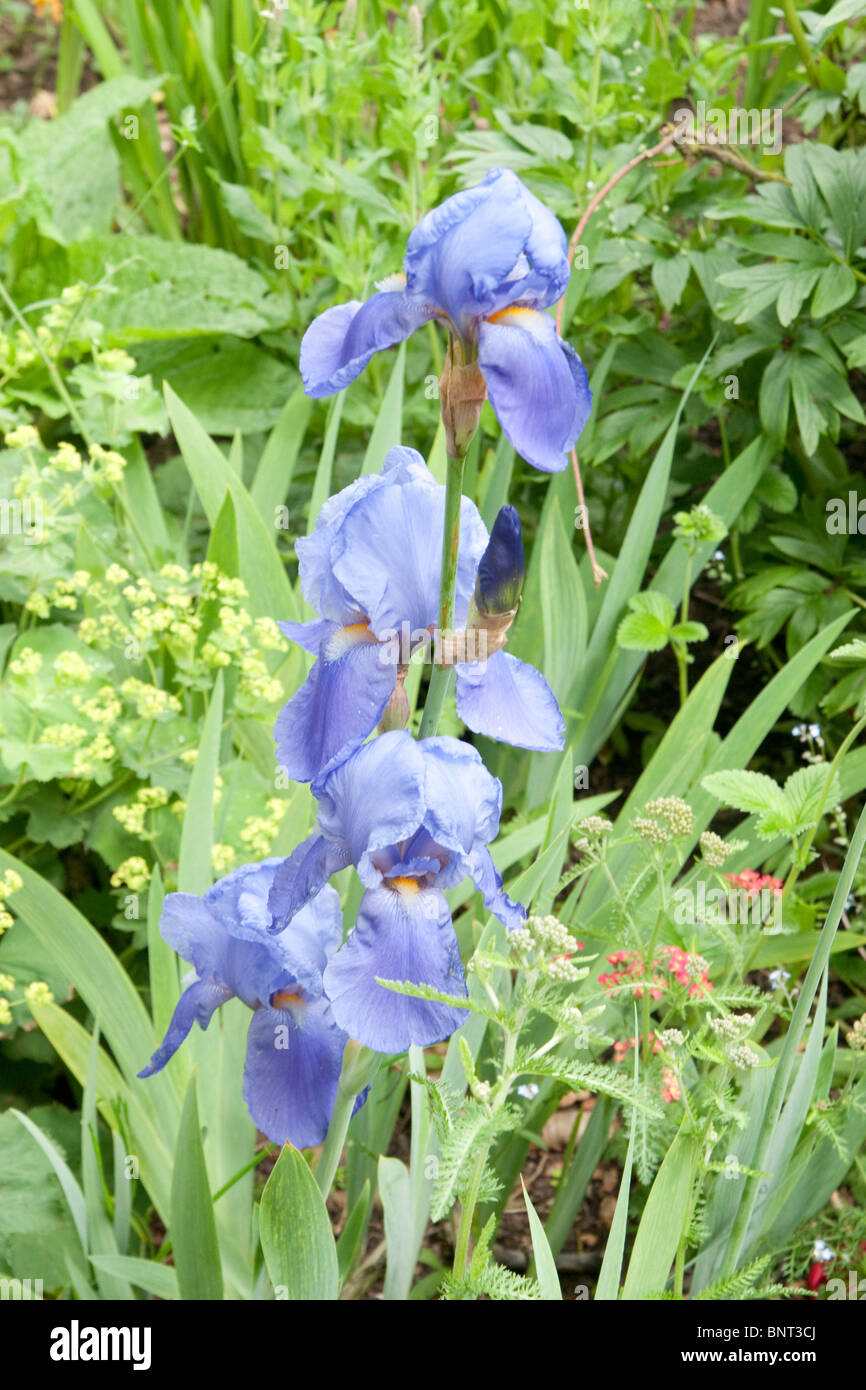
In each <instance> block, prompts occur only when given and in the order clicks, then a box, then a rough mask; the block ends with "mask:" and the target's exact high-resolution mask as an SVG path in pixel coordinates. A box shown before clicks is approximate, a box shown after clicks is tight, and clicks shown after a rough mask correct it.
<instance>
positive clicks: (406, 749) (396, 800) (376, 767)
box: [313, 730, 426, 887]
mask: <svg viewBox="0 0 866 1390" xmlns="http://www.w3.org/2000/svg"><path fill="white" fill-rule="evenodd" d="M420 749H421V745H420V744H418V743H417V742H416V741H415V739H413V738H412V735H411V734H409V733H407V732H406V731H405V730H399V731H398V730H395V731H393V732H392V733H387V734H380V735H379V737H378V738H375V739H372V740H371V741H370V742H369V743H365V744H364V745H363V747H361V748H359V749H358V750H357V751H356V752H355V753H353V754H352V756H351V757H350V758H347V759H346V760H345V762H342V763H340V764H339V765H338V766H337V767H335V768H334V769H333V770H332V771H331V772H329V773H328V775H327V777H325V778H324V780H323V782H322V784H321V785H320V786H315V787H314V788H313V791H314V792H315V794H316V796H317V797H318V801H319V817H318V830H319V832H320V833H321V834H322V835H324V837H325V838H326V839H327V840H328V841H330V842H331V844H333V845H339V846H340V847H341V848H342V849H343V850H344V851H345V853H346V855H347V859H348V860H349V861H351V862H352V863H353V864H354V865H355V867H356V868H357V870H358V875H359V877H360V879H361V881H362V882H363V883H365V884H366V885H367V887H375V885H376V884H377V883H378V881H379V877H380V876H379V874H378V872H377V871H376V869H375V868H374V866H373V863H372V855H373V853H374V851H376V850H378V849H384V848H386V846H388V845H393V844H397V843H398V842H399V841H400V840H405V839H408V837H409V836H410V835H412V834H414V832H415V831H416V830H417V829H418V827H419V826H420V825H421V824H422V822H423V820H424V810H425V805H426V803H425V800H424V763H423V759H422V754H421V751H420Z"/></svg>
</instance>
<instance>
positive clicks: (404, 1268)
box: [379, 1154, 418, 1302]
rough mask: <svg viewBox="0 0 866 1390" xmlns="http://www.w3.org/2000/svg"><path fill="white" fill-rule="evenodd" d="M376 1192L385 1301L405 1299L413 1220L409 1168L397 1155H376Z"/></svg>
mask: <svg viewBox="0 0 866 1390" xmlns="http://www.w3.org/2000/svg"><path fill="white" fill-rule="evenodd" d="M379 1196H380V1198H381V1200H382V1211H383V1215H384V1220H385V1244H386V1247H387V1252H388V1254H387V1263H386V1265H385V1288H384V1291H383V1294H382V1297H383V1298H384V1299H385V1300H386V1302H390V1301H391V1300H393V1299H400V1300H403V1299H406V1298H408V1297H409V1290H410V1288H411V1287H412V1275H413V1274H414V1272H415V1265H416V1263H417V1260H418V1251H417V1249H416V1248H415V1240H414V1234H415V1232H414V1222H413V1220H412V1184H411V1181H410V1178H409V1170H408V1168H407V1167H406V1165H405V1163H401V1162H400V1160H399V1158H386V1157H385V1155H384V1154H383V1155H382V1156H381V1157H380V1158H379Z"/></svg>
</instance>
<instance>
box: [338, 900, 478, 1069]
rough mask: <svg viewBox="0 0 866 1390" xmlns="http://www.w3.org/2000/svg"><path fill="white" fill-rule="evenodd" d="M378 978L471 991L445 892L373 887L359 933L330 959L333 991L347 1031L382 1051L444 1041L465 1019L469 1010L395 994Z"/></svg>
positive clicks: (364, 902) (448, 990) (463, 992)
mask: <svg viewBox="0 0 866 1390" xmlns="http://www.w3.org/2000/svg"><path fill="white" fill-rule="evenodd" d="M406 884H412V887H411V888H409V887H406V886H405V885H406ZM377 976H378V977H379V978H380V979H386V980H401V981H409V982H411V983H412V984H418V985H420V984H426V985H432V987H433V988H434V989H436V990H439V991H440V992H442V993H446V994H454V995H461V996H465V995H466V994H467V990H466V980H465V977H464V974H463V966H462V964H461V961H460V952H459V949H458V946H457V937H456V936H455V934H454V927H453V924H452V922H451V913H450V910H449V908H448V904H447V902H446V901H445V898H444V897H443V895H442V894H441V893H440V892H438V890H437V889H435V888H419V887H418V886H417V884H416V883H415V882H414V880H411V879H409V880H406V881H405V884H404V886H403V887H402V888H396V889H395V888H375V889H371V890H368V891H367V892H366V893H365V894H364V897H363V898H362V900H361V906H360V909H359V912H358V921H357V925H356V926H355V929H354V931H353V932H352V933H351V935H350V936H349V939H348V941H347V942H346V943H345V945H344V946H343V947H341V949H340V950H339V951H338V952H337V954H336V955H335V956H332V958H331V960H330V961H329V962H328V966H327V968H326V970H325V990H326V992H327V995H328V998H329V999H330V1000H331V1007H332V1009H333V1011H334V1017H335V1018H336V1019H337V1022H338V1023H339V1025H340V1027H341V1028H343V1029H345V1031H346V1032H347V1033H348V1034H349V1035H350V1036H351V1037H353V1038H357V1040H358V1041H359V1042H360V1043H363V1045H364V1046H365V1047H369V1048H372V1049H373V1050H374V1051H376V1052H405V1051H406V1049H407V1048H408V1047H410V1046H411V1045H412V1044H413V1043H414V1044H417V1045H418V1046H419V1047H425V1046H427V1044H428V1043H434V1042H440V1041H441V1040H442V1039H443V1038H447V1037H448V1036H449V1035H450V1034H451V1033H453V1032H454V1030H455V1029H456V1028H459V1027H460V1025H461V1024H462V1023H464V1022H465V1020H466V1018H467V1017H468V1014H467V1012H466V1010H465V1009H458V1008H454V1007H452V1006H451V1005H448V1004H439V1003H435V1002H432V1001H429V1000H426V999H413V998H412V997H411V996H410V995H406V994H395V993H394V992H393V991H392V990H386V989H383V988H382V986H381V985H378V984H377V983H376V977H377Z"/></svg>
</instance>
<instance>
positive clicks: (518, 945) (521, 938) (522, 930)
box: [508, 927, 532, 951]
mask: <svg viewBox="0 0 866 1390" xmlns="http://www.w3.org/2000/svg"><path fill="white" fill-rule="evenodd" d="M508 944H509V945H510V946H512V947H513V948H514V950H515V951H531V950H532V932H531V931H529V930H528V929H527V928H526V927H515V929H514V931H512V932H509V933H508Z"/></svg>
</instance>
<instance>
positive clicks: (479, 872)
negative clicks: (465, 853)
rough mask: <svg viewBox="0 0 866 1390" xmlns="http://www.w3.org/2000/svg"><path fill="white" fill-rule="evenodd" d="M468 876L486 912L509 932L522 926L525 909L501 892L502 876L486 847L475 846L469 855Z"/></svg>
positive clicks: (524, 918)
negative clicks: (479, 895) (497, 919)
mask: <svg viewBox="0 0 866 1390" xmlns="http://www.w3.org/2000/svg"><path fill="white" fill-rule="evenodd" d="M469 876H470V878H471V879H472V882H473V883H474V884H475V887H476V888H477V889H478V891H479V893H480V894H481V897H482V899H483V902H484V906H485V907H486V908H487V911H488V912H492V913H493V915H494V917H498V918H499V921H500V922H502V924H503V926H506V927H507V928H508V930H509V931H514V929H515V927H521V926H523V923H524V922H525V920H526V909H525V908H524V907H523V906H522V905H521V904H520V903H516V902H514V900H513V899H512V898H509V896H508V894H507V893H505V892H503V890H502V875H501V874H500V872H499V870H498V869H497V867H496V865H495V864H494V862H493V859H492V857H491V854H490V851H489V849H488V848H487V846H486V845H476V847H475V848H474V849H473V851H472V854H471V855H470V868H469Z"/></svg>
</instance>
